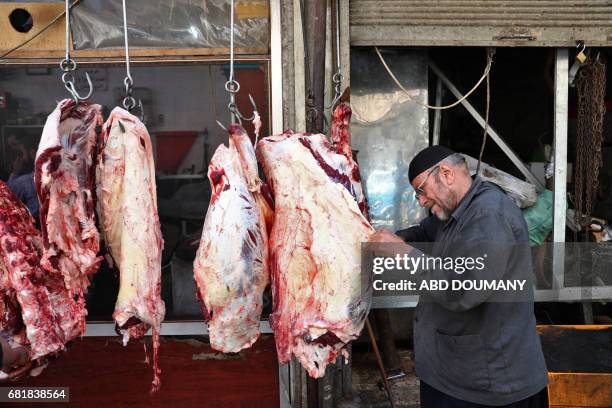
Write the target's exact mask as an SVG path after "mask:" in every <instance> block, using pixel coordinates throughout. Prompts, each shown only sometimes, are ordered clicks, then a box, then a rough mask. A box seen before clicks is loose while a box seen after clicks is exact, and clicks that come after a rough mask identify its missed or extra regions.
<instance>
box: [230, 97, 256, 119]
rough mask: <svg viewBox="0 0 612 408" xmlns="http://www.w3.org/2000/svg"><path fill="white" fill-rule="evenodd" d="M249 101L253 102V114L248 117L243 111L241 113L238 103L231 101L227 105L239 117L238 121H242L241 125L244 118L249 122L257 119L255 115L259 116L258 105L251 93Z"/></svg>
mask: <svg viewBox="0 0 612 408" xmlns="http://www.w3.org/2000/svg"><path fill="white" fill-rule="evenodd" d="M249 101H250V102H251V106H252V107H253V114H252V115H251V116H250V117H248V118H247V117H245V116H244V115H243V114H242V113H240V111H239V110H238V106H237V105H236V102H234V101H231V102H230V103H229V104H228V105H227V107H228V109H229V110H230V112H231V113H232V114H233V115H235V116H236V118H237V119H238V123H240V124H241V125H242V121H243V120H246V121H247V122H252V121H253V120H255V117H256V116H257V115H256V114H255V113H256V112H257V105H256V104H255V100H254V99H253V97H252V96H251V94H249Z"/></svg>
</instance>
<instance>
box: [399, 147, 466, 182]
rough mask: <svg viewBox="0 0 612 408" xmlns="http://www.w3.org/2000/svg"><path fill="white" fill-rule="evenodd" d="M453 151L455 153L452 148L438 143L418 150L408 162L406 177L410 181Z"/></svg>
mask: <svg viewBox="0 0 612 408" xmlns="http://www.w3.org/2000/svg"><path fill="white" fill-rule="evenodd" d="M453 153H455V152H454V151H453V150H451V149H449V148H448V147H444V146H440V145H438V146H429V147H427V148H425V149H423V150H421V151H420V152H418V153H417V155H416V156H414V159H412V161H411V162H410V166H408V178H409V179H410V182H411V183H412V180H414V179H415V178H416V177H417V176H418V175H419V174H421V173H422V172H424V171H425V170H427V169H428V168H430V167H432V166H434V165H436V164H438V163H439V162H441V161H442V160H444V159H446V158H447V157H448V156H450V155H451V154H453Z"/></svg>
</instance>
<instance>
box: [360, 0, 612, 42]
mask: <svg viewBox="0 0 612 408" xmlns="http://www.w3.org/2000/svg"><path fill="white" fill-rule="evenodd" d="M349 5H350V27H351V44H352V45H474V46H483V45H496V46H573V45H576V41H584V42H585V43H586V45H587V46H609V45H612V0H582V1H581V0H514V1H499V0H350V3H349Z"/></svg>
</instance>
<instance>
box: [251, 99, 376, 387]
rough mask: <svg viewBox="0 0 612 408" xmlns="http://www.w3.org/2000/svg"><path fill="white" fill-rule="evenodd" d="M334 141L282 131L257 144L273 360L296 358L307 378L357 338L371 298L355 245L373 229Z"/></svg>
mask: <svg viewBox="0 0 612 408" xmlns="http://www.w3.org/2000/svg"><path fill="white" fill-rule="evenodd" d="M346 107H347V108H348V105H346ZM348 109H349V112H345V114H344V115H343V116H342V117H343V118H344V117H346V118H347V121H348V118H349V117H350V108H348ZM346 113H348V116H346ZM339 116H340V115H339ZM340 130H341V129H340ZM347 130H348V129H347ZM338 136H342V135H341V132H340V133H338ZM335 139H337V140H335V142H336V144H335V146H332V145H331V144H330V143H329V142H328V140H327V139H326V137H325V136H323V135H320V134H316V135H308V134H299V133H298V134H294V133H293V132H291V131H287V132H285V133H283V134H282V135H276V136H270V137H267V138H264V139H262V140H261V141H260V142H259V144H258V148H257V155H258V158H259V160H260V162H261V163H262V165H263V168H264V171H265V173H266V177H267V179H268V183H270V186H271V187H272V190H273V192H274V205H275V209H274V214H275V217H274V225H273V227H272V231H271V234H270V241H269V242H270V243H269V246H270V272H271V278H272V290H273V299H274V308H273V313H272V315H271V317H270V320H271V325H272V328H273V330H274V334H275V339H276V348H277V352H278V358H279V362H280V363H286V362H288V361H289V360H290V358H291V355H292V354H293V355H295V356H296V357H297V358H298V359H299V360H300V362H301V363H302V365H303V366H304V367H305V368H306V369H307V370H308V373H309V374H310V376H312V377H321V376H323V375H324V374H325V368H326V366H327V364H329V363H331V362H333V361H335V359H336V357H337V356H338V354H339V353H340V352H342V351H343V349H344V347H345V345H346V344H347V343H348V342H349V341H351V340H354V339H355V338H357V337H358V336H359V334H360V332H361V330H362V328H363V324H364V321H365V318H366V316H367V313H368V310H369V305H370V298H371V292H370V289H369V284H368V282H369V281H368V279H365V277H364V278H363V279H362V276H361V262H360V261H361V259H360V250H361V243H362V242H366V241H368V238H369V237H370V235H371V234H372V233H373V232H374V230H373V229H372V227H371V226H370V224H369V223H368V221H367V219H366V218H365V217H364V216H363V214H362V211H364V212H365V198H364V196H363V193H362V190H361V184H360V178H359V169H358V168H357V165H356V163H355V162H354V161H353V160H352V157H351V156H350V153H351V149H350V145H349V140H348V133H347V134H346V135H344V137H335ZM358 201H359V202H358Z"/></svg>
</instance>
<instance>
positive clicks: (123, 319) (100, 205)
mask: <svg viewBox="0 0 612 408" xmlns="http://www.w3.org/2000/svg"><path fill="white" fill-rule="evenodd" d="M96 179H97V183H98V184H97V188H96V194H97V198H98V202H97V209H98V217H99V220H100V230H101V233H102V234H103V237H104V239H105V241H106V244H107V246H108V249H109V253H110V255H111V256H112V259H113V261H114V263H115V265H116V266H117V267H118V269H119V276H120V285H119V295H118V297H117V303H116V305H115V312H114V313H113V318H114V319H115V322H116V324H117V328H118V330H119V332H120V333H121V334H122V335H123V341H124V344H126V343H127V342H128V340H129V339H130V338H140V337H142V336H144V335H145V333H146V332H147V331H148V329H149V327H151V328H152V331H153V365H154V367H153V370H154V378H153V386H152V391H156V390H157V389H159V387H160V380H159V373H160V370H159V369H158V366H157V354H158V348H159V330H160V326H161V322H162V320H163V319H164V315H165V306H164V302H163V301H162V300H161V254H162V247H163V239H162V235H161V228H160V224H159V217H158V214H157V194H156V186H155V165H154V163H153V150H152V145H151V139H150V137H149V134H148V132H147V129H146V128H145V126H144V125H143V124H142V123H141V122H140V120H138V118H137V117H135V116H133V115H132V114H130V113H129V112H127V111H125V110H123V109H121V108H115V109H113V111H112V112H111V114H110V116H109V118H108V120H107V121H106V123H105V124H104V126H103V129H102V142H101V146H100V149H99V157H98V164H97V168H96Z"/></svg>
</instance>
